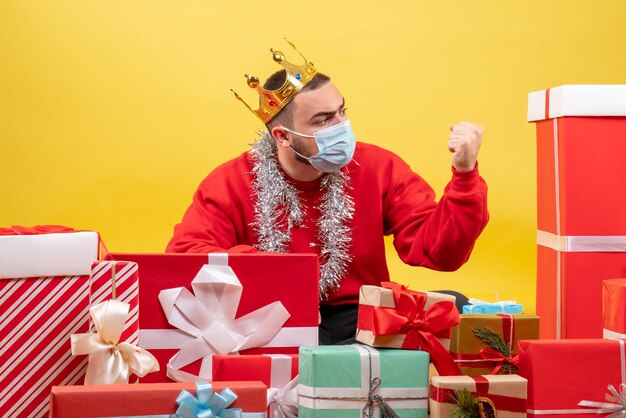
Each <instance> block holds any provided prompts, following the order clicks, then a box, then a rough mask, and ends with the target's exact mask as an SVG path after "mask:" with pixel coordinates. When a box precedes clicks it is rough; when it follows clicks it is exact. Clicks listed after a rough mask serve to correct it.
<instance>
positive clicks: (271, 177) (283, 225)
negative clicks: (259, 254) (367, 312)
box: [250, 132, 354, 300]
mask: <svg viewBox="0 0 626 418" xmlns="http://www.w3.org/2000/svg"><path fill="white" fill-rule="evenodd" d="M251 146H252V151H251V152H250V154H251V157H252V176H253V178H254V179H253V181H252V189H253V190H254V192H255V194H256V203H255V206H254V215H255V221H254V222H253V223H252V224H251V226H252V227H253V228H254V230H255V232H256V235H257V237H258V244H257V245H256V248H257V249H259V250H260V251H271V252H276V253H286V252H287V249H288V246H289V243H290V242H291V228H292V227H294V226H301V225H302V221H303V219H304V216H305V214H306V207H305V206H304V205H303V204H302V203H301V202H300V199H299V197H298V193H299V192H298V190H297V189H296V187H295V186H294V185H293V184H291V183H289V182H288V181H287V180H286V179H285V177H284V176H283V175H282V173H281V171H280V168H279V166H278V157H277V149H276V144H275V143H274V139H273V138H272V137H271V136H270V134H269V133H268V132H262V133H260V135H259V138H258V139H257V140H255V141H254V142H253V143H252V144H251ZM349 180H350V179H349V178H348V176H346V175H345V174H344V173H342V172H341V171H337V172H334V173H330V174H326V175H325V176H324V178H323V179H322V183H321V190H322V191H324V195H323V197H322V202H321V204H320V206H319V208H318V209H319V210H320V213H321V214H322V215H321V216H320V218H319V220H318V233H317V238H318V240H319V241H320V243H321V249H320V284H319V286H320V298H321V299H322V300H324V299H326V298H327V297H328V295H329V293H331V292H333V291H334V290H337V289H338V288H339V284H340V283H341V279H342V278H343V277H344V275H345V274H346V272H347V270H348V264H350V262H351V261H352V256H351V255H350V243H351V240H352V230H351V228H350V226H349V225H348V224H349V222H350V221H351V220H352V217H353V215H354V201H353V200H352V197H351V196H350V195H349V194H348V193H347V190H348V188H349V186H348V182H349Z"/></svg>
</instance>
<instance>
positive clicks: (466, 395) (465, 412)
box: [452, 389, 480, 418]
mask: <svg viewBox="0 0 626 418" xmlns="http://www.w3.org/2000/svg"><path fill="white" fill-rule="evenodd" d="M453 401H454V409H453V411H452V418H480V414H479V413H478V405H477V404H476V402H475V401H474V395H472V393H471V392H470V391H469V390H467V389H459V390H455V391H454V398H453Z"/></svg>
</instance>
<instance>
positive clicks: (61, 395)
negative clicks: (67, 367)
mask: <svg viewBox="0 0 626 418" xmlns="http://www.w3.org/2000/svg"><path fill="white" fill-rule="evenodd" d="M201 388H202V389H201V390H202V391H204V393H203V396H207V394H208V396H210V395H211V393H213V394H217V393H220V392H222V391H223V390H224V389H226V388H228V389H230V390H232V392H234V394H235V395H236V399H235V400H234V402H232V403H231V404H229V405H227V406H226V407H227V408H229V409H230V408H241V409H242V412H243V414H242V418H265V417H266V416H267V415H266V413H265V397H266V388H265V385H264V384H263V383H261V382H215V383H213V384H212V385H206V384H202V385H201ZM183 390H185V391H188V392H189V394H190V395H193V396H198V393H197V390H196V385H195V384H194V383H140V384H136V385H92V386H57V387H53V388H52V393H51V395H50V417H51V418H88V417H117V418H121V417H146V416H157V415H158V416H162V417H169V416H170V415H171V416H172V417H177V416H178V415H174V414H176V412H177V409H178V408H179V405H178V404H177V399H178V398H179V395H180V394H181V392H182V391H183ZM208 396H207V398H208ZM213 398H215V396H213ZM213 398H209V399H213ZM218 399H219V398H218ZM200 410H203V408H202V407H200ZM185 416H197V415H196V414H190V415H185ZM212 416H215V415H212ZM220 416H221V415H220ZM229 416H230V415H229Z"/></svg>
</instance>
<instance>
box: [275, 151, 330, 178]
mask: <svg viewBox="0 0 626 418" xmlns="http://www.w3.org/2000/svg"><path fill="white" fill-rule="evenodd" d="M278 164H280V167H281V168H282V169H283V171H284V172H285V173H287V175H288V176H289V177H291V178H292V179H294V180H298V181H313V180H317V179H318V178H320V177H321V176H322V175H323V174H324V173H322V172H321V171H319V170H318V169H316V168H315V167H313V166H312V165H309V164H304V163H302V162H300V161H298V160H296V157H295V154H294V153H293V151H292V150H291V149H285V148H278Z"/></svg>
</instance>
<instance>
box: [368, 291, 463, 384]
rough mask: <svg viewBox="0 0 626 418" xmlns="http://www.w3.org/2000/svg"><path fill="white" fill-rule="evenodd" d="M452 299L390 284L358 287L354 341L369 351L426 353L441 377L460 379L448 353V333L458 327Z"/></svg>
mask: <svg viewBox="0 0 626 418" xmlns="http://www.w3.org/2000/svg"><path fill="white" fill-rule="evenodd" d="M455 299H456V298H455V297H454V296H451V295H446V294H443V293H435V292H417V291H414V290H410V289H407V288H406V287H405V286H403V285H400V284H397V283H391V282H383V283H381V287H378V286H369V285H367V286H361V290H360V294H359V313H358V320H357V332H356V340H357V341H359V342H361V343H363V344H367V345H369V346H372V347H387V348H402V349H405V350H424V351H427V352H428V353H429V354H430V358H431V361H432V363H433V364H434V366H435V368H436V369H437V372H438V373H439V374H440V375H444V376H448V375H460V374H461V372H460V371H459V369H458V367H457V366H456V364H455V363H454V361H453V359H452V357H450V354H449V353H448V346H449V343H450V332H451V331H450V330H451V328H452V327H453V326H455V325H457V324H458V323H459V313H458V311H457V309H456V307H455V305H454V302H455Z"/></svg>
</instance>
